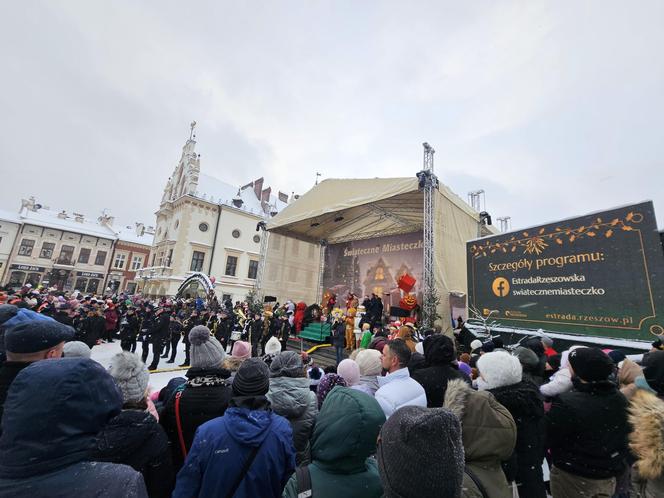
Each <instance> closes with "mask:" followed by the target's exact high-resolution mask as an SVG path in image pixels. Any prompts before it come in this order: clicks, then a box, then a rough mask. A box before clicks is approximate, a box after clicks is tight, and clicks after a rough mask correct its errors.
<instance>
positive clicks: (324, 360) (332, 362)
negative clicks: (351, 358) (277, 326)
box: [288, 338, 347, 368]
mask: <svg viewBox="0 0 664 498" xmlns="http://www.w3.org/2000/svg"><path fill="white" fill-rule="evenodd" d="M323 344H324V343H320V342H318V341H310V340H306V339H305V340H303V341H302V351H309V350H311V349H313V348H315V350H314V351H312V352H311V353H309V356H311V357H313V359H314V361H315V362H316V364H317V365H318V366H319V367H322V368H325V367H327V366H336V365H337V356H336V352H335V351H334V348H333V347H332V346H325V345H323ZM317 346H318V347H317ZM288 349H289V350H290V351H296V352H298V353H299V352H300V341H299V340H298V339H295V338H290V339H289V340H288ZM344 358H347V355H346V353H345V352H344Z"/></svg>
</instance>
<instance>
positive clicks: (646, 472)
mask: <svg viewBox="0 0 664 498" xmlns="http://www.w3.org/2000/svg"><path fill="white" fill-rule="evenodd" d="M629 422H630V424H631V425H632V427H633V430H632V432H631V434H630V435H629V446H630V448H631V449H632V452H633V453H634V455H635V456H636V457H637V458H638V460H637V462H636V467H637V469H638V472H639V475H640V476H641V477H642V478H644V479H658V478H661V477H662V476H663V474H664V401H662V400H661V399H659V398H658V397H657V396H656V395H654V394H653V393H650V392H648V391H646V390H644V389H638V390H637V391H636V392H635V393H634V396H633V397H632V400H631V403H630V406H629Z"/></svg>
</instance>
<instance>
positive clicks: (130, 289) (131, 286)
mask: <svg viewBox="0 0 664 498" xmlns="http://www.w3.org/2000/svg"><path fill="white" fill-rule="evenodd" d="M126 290H127V294H136V282H127V289H126Z"/></svg>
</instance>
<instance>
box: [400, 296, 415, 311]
mask: <svg viewBox="0 0 664 498" xmlns="http://www.w3.org/2000/svg"><path fill="white" fill-rule="evenodd" d="M415 306H417V298H416V297H415V295H414V294H406V295H405V296H404V297H403V298H401V301H399V307H400V308H403V309H405V310H407V311H412V310H413V309H415Z"/></svg>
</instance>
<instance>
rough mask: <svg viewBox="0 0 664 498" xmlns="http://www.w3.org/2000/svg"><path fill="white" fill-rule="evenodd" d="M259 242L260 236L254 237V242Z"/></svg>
mask: <svg viewBox="0 0 664 498" xmlns="http://www.w3.org/2000/svg"><path fill="white" fill-rule="evenodd" d="M260 241H261V236H260V235H254V242H256V244H258V243H259V242H260Z"/></svg>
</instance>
